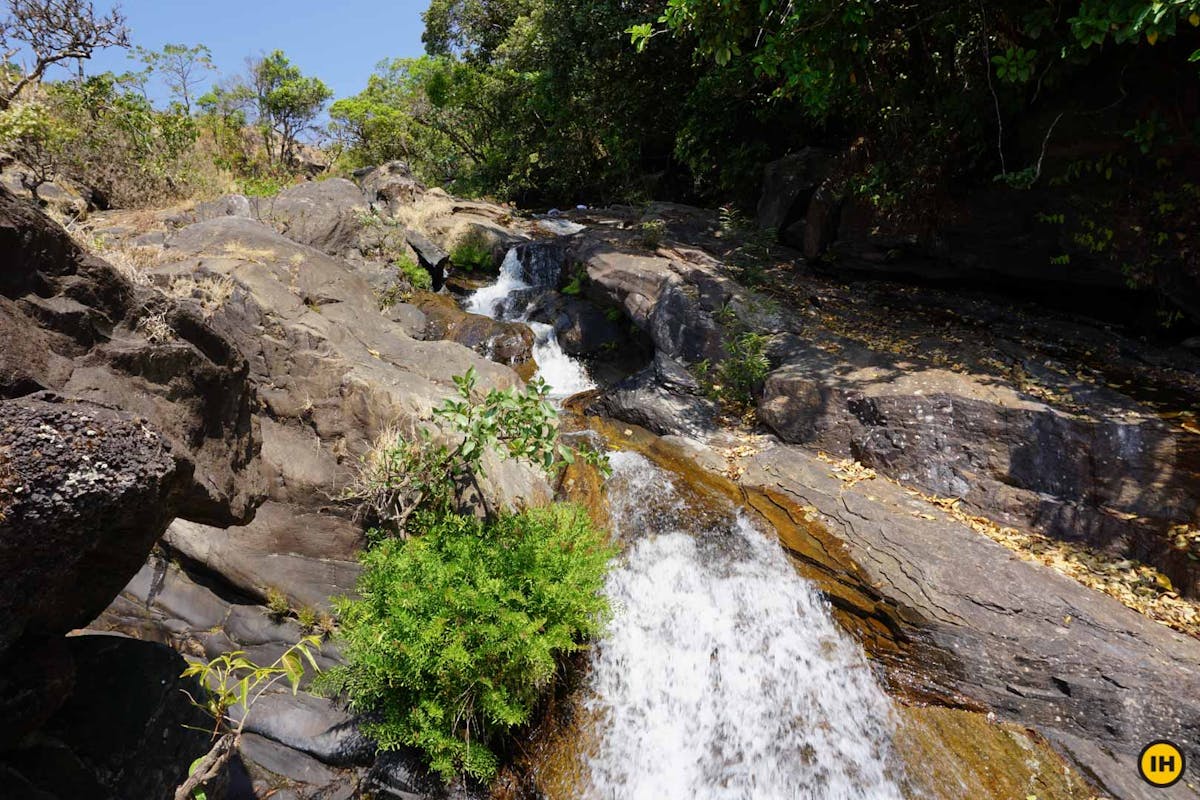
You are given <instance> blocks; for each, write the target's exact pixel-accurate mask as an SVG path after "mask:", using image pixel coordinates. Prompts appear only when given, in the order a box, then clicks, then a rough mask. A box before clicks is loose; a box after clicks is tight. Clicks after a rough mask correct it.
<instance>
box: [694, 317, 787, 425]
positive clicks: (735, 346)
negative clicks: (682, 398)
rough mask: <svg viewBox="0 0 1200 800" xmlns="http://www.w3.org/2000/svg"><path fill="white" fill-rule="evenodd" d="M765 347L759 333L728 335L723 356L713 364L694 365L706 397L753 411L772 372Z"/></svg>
mask: <svg viewBox="0 0 1200 800" xmlns="http://www.w3.org/2000/svg"><path fill="white" fill-rule="evenodd" d="M766 346H767V339H766V337H765V336H763V335H762V334H758V333H743V334H741V335H738V336H729V337H727V339H726V343H725V349H726V351H727V355H726V357H725V358H724V359H722V360H721V361H720V362H719V363H717V364H716V366H715V367H714V366H713V365H712V364H711V363H710V362H709V361H707V360H706V361H702V362H700V363H699V364H697V365H696V373H697V377H698V378H699V380H700V383H701V384H702V385H703V386H704V387H705V390H706V392H707V394H708V396H709V397H710V398H712V399H713V400H716V401H718V402H720V403H723V404H725V405H727V406H729V407H730V408H732V409H733V410H735V411H738V412H740V413H747V412H749V411H750V410H752V409H753V408H754V406H755V401H756V398H757V395H758V391H759V389H760V388H761V387H762V382H763V381H764V380H765V379H766V377H767V374H768V373H769V372H770V371H771V363H770V361H768V359H767V356H766Z"/></svg>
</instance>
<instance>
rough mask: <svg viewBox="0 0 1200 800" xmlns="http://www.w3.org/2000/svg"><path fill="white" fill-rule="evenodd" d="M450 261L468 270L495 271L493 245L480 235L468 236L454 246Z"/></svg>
mask: <svg viewBox="0 0 1200 800" xmlns="http://www.w3.org/2000/svg"><path fill="white" fill-rule="evenodd" d="M450 261H451V262H452V263H453V264H454V266H456V267H458V268H459V269H464V270H466V271H467V272H494V271H495V269H496V259H495V258H494V257H493V255H492V248H491V246H490V245H489V244H488V243H487V242H485V241H483V239H482V238H481V237H479V236H467V237H465V238H464V239H463V240H462V241H460V242H459V243H458V244H456V245H455V246H454V249H453V250H451V252H450Z"/></svg>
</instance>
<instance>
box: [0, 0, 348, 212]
mask: <svg viewBox="0 0 1200 800" xmlns="http://www.w3.org/2000/svg"><path fill="white" fill-rule="evenodd" d="M28 5H29V7H30V8H31V9H33V8H34V7H35V6H36V7H37V8H41V9H42V10H43V11H44V12H45V13H44V14H43V15H42V16H37V15H35V16H34V17H31V18H30V19H29V20H28V21H25V22H22V21H21V20H22V19H25V17H21V18H20V19H18V18H17V17H14V18H13V19H10V20H8V21H7V22H5V23H4V25H3V26H0V35H2V36H4V37H6V38H9V39H13V40H16V41H21V42H27V41H29V42H33V43H34V44H31V45H29V46H30V47H31V48H32V50H33V51H34V54H35V55H36V56H37V58H38V59H41V60H39V61H38V62H37V63H38V64H42V66H43V69H44V66H45V65H48V64H53V63H58V60H61V58H69V59H71V60H78V61H79V62H80V67H81V69H80V74H79V76H78V77H77V78H76V79H74V80H64V81H47V80H45V79H44V74H43V72H42V71H40V70H39V69H38V68H36V67H35V68H34V70H33V71H32V72H29V73H26V72H25V71H23V70H22V69H21V68H20V67H19V66H17V65H16V64H12V63H10V64H6V65H3V66H2V67H0V146H2V147H4V148H5V149H6V150H8V151H9V152H11V153H12V154H13V155H14V156H15V157H16V159H17V162H18V164H17V165H16V167H15V169H16V171H17V173H18V176H19V178H20V180H21V182H22V184H23V185H24V186H25V188H26V189H28V190H29V191H30V193H31V195H32V196H33V197H34V199H38V190H39V188H40V187H41V186H42V184H44V183H46V182H48V181H50V180H53V179H55V178H65V179H67V180H68V181H71V182H74V183H75V184H77V185H79V186H80V187H83V188H85V189H86V190H88V192H89V193H90V195H91V198H90V199H91V200H92V201H93V202H95V203H96V204H97V205H100V206H102V207H103V206H105V205H111V206H121V207H129V206H145V205H160V204H163V203H166V202H170V201H173V200H178V199H182V198H203V197H211V196H215V195H217V194H221V193H222V192H228V191H234V190H239V191H244V192H246V193H248V194H270V193H273V192H274V191H278V189H279V188H281V187H283V186H286V185H287V184H288V183H291V182H292V181H293V180H294V179H295V178H296V171H297V168H298V167H299V166H300V159H299V142H300V138H301V136H302V135H303V134H304V133H305V132H306V131H312V130H314V122H315V120H316V118H317V116H318V115H319V114H320V112H321V110H322V108H324V105H325V103H326V102H327V101H328V99H329V98H330V96H331V93H330V91H329V89H328V87H326V86H325V84H324V83H322V82H321V81H320V80H318V79H316V78H312V77H307V76H305V75H303V74H302V73H301V72H300V70H299V69H298V68H297V67H296V66H294V65H293V64H292V63H291V62H290V61H289V60H288V58H287V57H286V56H285V55H284V54H283V53H282V52H280V51H278V50H276V51H274V52H273V53H271V54H270V55H268V56H265V57H263V58H260V59H258V60H256V61H253V62H252V63H251V65H250V68H249V71H248V75H246V76H244V77H236V76H235V77H233V78H228V79H226V80H224V81H221V82H219V83H217V84H216V85H214V86H213V87H212V89H211V90H210V91H208V92H205V93H203V94H199V92H200V90H201V87H202V86H204V85H205V84H206V83H207V82H208V81H209V80H210V79H211V77H212V73H213V72H214V71H215V69H214V66H213V63H212V57H211V53H210V51H209V50H208V48H206V47H205V46H203V45H196V46H188V45H184V44H167V45H165V46H164V47H163V48H162V49H161V50H147V49H145V48H141V47H139V48H136V50H135V52H134V54H133V55H135V56H136V58H137V60H138V62H140V69H136V70H133V71H130V72H126V73H123V74H115V73H112V72H105V73H100V74H97V75H91V76H87V75H85V74H84V73H83V71H82V62H83V61H85V60H86V59H87V58H88V57H89V56H90V54H91V51H92V49H93V45H88V44H86V42H85V41H84V39H88V40H89V41H92V42H94V43H95V44H94V46H96V47H99V46H118V47H128V46H129V42H128V39H127V37H126V31H125V30H124V20H123V18H121V17H120V15H119V14H118V13H117V12H113V15H111V16H110V17H105V18H96V17H95V15H94V12H93V11H91V10H90V9H89V7H87V5H86V4H80V3H74V2H72V3H71V4H58V5H59V6H61V8H58V7H57V6H56V7H54V8H52V7H51V6H53V5H54V4H46V3H41V2H38V3H30V4H28ZM56 8H57V10H55V9H56ZM60 12H61V13H60ZM68 24H69V25H70V26H73V27H72V29H66V28H61V27H60V28H54V27H53V26H55V25H58V26H63V25H68ZM30 26H32V27H30ZM47 26H50V27H47ZM27 28H28V29H27ZM75 29H78V30H75ZM80 37H83V38H80ZM89 37H90V38H89ZM72 41H77V45H76V44H71V42H72ZM64 53H67V54H68V55H66V56H64V55H63V54H64ZM56 59H58V60H56ZM43 60H44V61H43ZM156 87H161V88H162V89H165V93H166V97H167V100H166V102H165V103H160V104H158V105H157V106H156V105H155V104H154V103H153V102H152V101H151V99H150V98H151V97H153V96H154V95H155V94H156V92H155V89H156Z"/></svg>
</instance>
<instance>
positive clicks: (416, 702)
mask: <svg viewBox="0 0 1200 800" xmlns="http://www.w3.org/2000/svg"><path fill="white" fill-rule="evenodd" d="M417 527H418V528H419V529H420V531H421V535H420V536H419V537H417V538H413V539H410V540H408V541H399V540H394V539H389V540H387V541H384V542H382V543H381V544H380V545H378V546H377V547H375V548H374V549H372V550H371V551H369V552H368V553H367V554H366V555H365V556H364V558H363V564H364V566H365V568H366V569H365V572H364V573H363V575H362V578H361V579H360V581H359V584H358V594H359V598H360V599H355V600H343V601H341V602H340V603H339V604H338V607H337V610H338V614H339V617H340V619H341V626H342V636H343V645H342V647H343V653H344V654H345V655H346V657H347V660H348V665H347V666H346V667H344V668H341V669H337V670H334V671H333V672H331V673H329V676H328V678H327V679H326V682H325V685H326V686H327V687H328V688H329V689H330V690H332V691H335V692H337V693H339V694H343V695H344V696H346V697H347V698H349V700H350V703H351V705H352V707H353V708H355V709H356V710H358V711H362V712H367V713H370V714H371V715H372V716H371V717H369V718H370V719H372V720H374V721H372V722H369V723H368V724H367V725H366V728H365V730H366V732H367V733H368V734H369V735H370V736H372V737H373V738H375V739H376V741H378V743H379V746H380V748H381V749H384V750H393V749H397V748H400V747H417V748H420V749H421V750H422V751H423V752H424V753H425V754H426V755H427V756H428V757H429V759H430V763H431V765H432V766H433V768H434V769H435V770H436V771H438V772H439V773H441V774H442V775H443V776H445V777H446V778H447V779H449V778H451V777H453V776H454V775H455V774H457V773H458V772H460V771H462V772H466V773H467V774H469V775H472V776H474V777H476V778H479V779H483V780H487V779H489V778H491V776H492V775H493V774H494V772H495V770H496V766H497V756H496V752H495V749H494V748H495V747H496V746H497V744H498V743H499V742H500V741H501V740H502V737H503V736H504V734H506V733H507V732H508V731H510V730H512V729H513V728H514V727H517V726H520V725H522V724H524V723H526V722H528V721H529V719H530V717H531V715H532V714H533V711H534V708H535V706H536V704H537V702H538V699H539V698H540V697H541V696H542V694H543V693H544V692H545V691H546V690H547V688H548V687H549V686H550V685H551V684H552V682H553V681H554V679H555V676H556V674H557V672H558V670H559V667H560V664H561V660H562V658H563V657H564V656H566V655H568V654H570V653H572V652H575V651H577V650H579V649H580V648H581V647H582V642H584V641H585V640H586V639H587V638H589V637H591V636H594V635H596V634H597V633H598V632H599V631H600V629H601V625H602V624H603V621H604V617H605V613H606V608H607V606H606V602H605V600H604V598H603V596H602V595H601V594H600V589H601V586H602V584H603V580H604V575H605V573H606V571H607V565H608V562H609V559H610V558H611V556H612V551H611V549H610V548H608V547H607V546H606V545H605V544H604V535H603V534H602V533H601V532H599V531H598V530H596V528H595V527H594V526H593V525H592V524H591V522H590V520H589V519H588V516H587V514H586V513H585V512H583V511H582V510H580V509H577V508H574V507H569V506H555V507H550V508H542V509H535V510H531V511H525V512H523V513H521V514H515V515H508V514H505V515H501V516H499V517H497V518H495V519H493V520H490V521H488V522H482V521H480V520H478V519H476V518H474V517H466V516H459V515H454V514H450V515H438V514H431V513H429V512H424V513H422V514H419V515H418V518H417Z"/></svg>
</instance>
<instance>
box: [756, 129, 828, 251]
mask: <svg viewBox="0 0 1200 800" xmlns="http://www.w3.org/2000/svg"><path fill="white" fill-rule="evenodd" d="M832 166H833V162H832V159H831V157H830V155H829V153H827V152H826V151H824V150H820V149H818V148H815V147H806V148H804V149H803V150H801V151H800V152H798V153H793V154H791V155H788V156H785V157H783V158H781V159H779V160H778V161H772V162H771V163H770V164H767V165H766V167H764V169H763V186H762V195H761V197H760V198H759V201H758V224H759V226H760V227H762V228H767V229H771V230H775V231H778V232H779V234H780V236H781V238H782V239H783V240H784V241H785V242H786V243H788V244H794V245H797V246H802V245H803V243H804V242H803V230H802V228H801V230H800V231H799V235H798V236H797V235H796V233H795V232H793V231H792V230H791V226H793V225H794V224H796V223H801V226H803V222H804V220H805V219H806V218H807V216H808V206H809V202H810V201H811V200H812V198H813V195H814V193H815V192H816V191H817V188H818V187H819V186H820V185H821V183H822V182H823V181H824V180H825V178H826V177H828V175H829V173H830V170H831V168H832Z"/></svg>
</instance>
